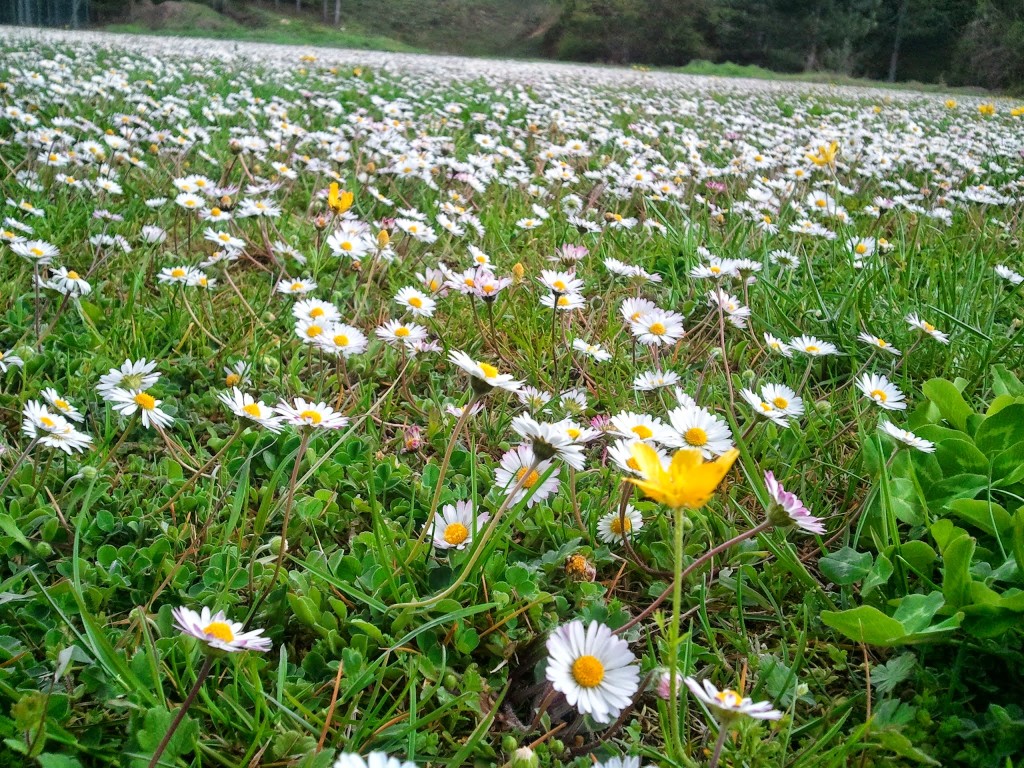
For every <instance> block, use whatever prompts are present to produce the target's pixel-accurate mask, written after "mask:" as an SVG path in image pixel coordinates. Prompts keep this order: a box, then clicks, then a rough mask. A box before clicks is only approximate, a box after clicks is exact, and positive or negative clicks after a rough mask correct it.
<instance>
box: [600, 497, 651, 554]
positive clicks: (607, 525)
mask: <svg viewBox="0 0 1024 768" xmlns="http://www.w3.org/2000/svg"><path fill="white" fill-rule="evenodd" d="M643 527H644V518H643V515H641V514H640V512H639V511H637V509H636V507H634V506H633V505H632V504H627V505H626V513H625V514H624V515H622V516H621V517H620V515H619V510H617V509H613V510H612V511H611V512H606V513H605V514H603V515H601V518H600V519H599V520H598V521H597V538H599V539H600V540H601V541H603V542H605V543H606V544H619V543H621V542H622V536H623V534H625V535H627V536H629V535H631V534H633V533H634V532H636V531H639V530H640V529H641V528H643Z"/></svg>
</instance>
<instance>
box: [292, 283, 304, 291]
mask: <svg viewBox="0 0 1024 768" xmlns="http://www.w3.org/2000/svg"><path fill="white" fill-rule="evenodd" d="M291 289H292V290H293V291H301V290H302V283H299V282H294V283H292V285H291Z"/></svg>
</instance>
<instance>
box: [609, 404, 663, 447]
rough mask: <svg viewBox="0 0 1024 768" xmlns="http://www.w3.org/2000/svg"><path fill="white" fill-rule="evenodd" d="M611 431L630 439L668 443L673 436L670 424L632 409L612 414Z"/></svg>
mask: <svg viewBox="0 0 1024 768" xmlns="http://www.w3.org/2000/svg"><path fill="white" fill-rule="evenodd" d="M611 431H612V432H613V433H615V434H617V435H621V436H622V437H625V438H628V439H630V440H650V441H652V442H655V443H668V442H669V441H670V440H671V439H672V437H673V436H672V431H671V430H670V429H669V428H668V425H666V424H665V422H663V421H662V420H661V419H659V418H658V417H656V416H648V415H647V414H645V413H633V412H632V411H623V412H622V413H617V414H615V415H614V416H612V420H611Z"/></svg>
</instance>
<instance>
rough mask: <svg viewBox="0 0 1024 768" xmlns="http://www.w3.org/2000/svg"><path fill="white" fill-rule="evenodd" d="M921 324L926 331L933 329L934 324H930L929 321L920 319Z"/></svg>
mask: <svg viewBox="0 0 1024 768" xmlns="http://www.w3.org/2000/svg"><path fill="white" fill-rule="evenodd" d="M921 325H923V326H924V329H925V330H926V331H928V333H931V332H932V331H934V330H935V326H934V325H932V324H931V323H928V322H925V321H923V320H922V321H921Z"/></svg>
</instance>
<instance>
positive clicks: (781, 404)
mask: <svg viewBox="0 0 1024 768" xmlns="http://www.w3.org/2000/svg"><path fill="white" fill-rule="evenodd" d="M772 403H773V404H774V405H775V407H776V408H789V400H787V399H786V398H784V397H776V398H775V399H774V400H772Z"/></svg>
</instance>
